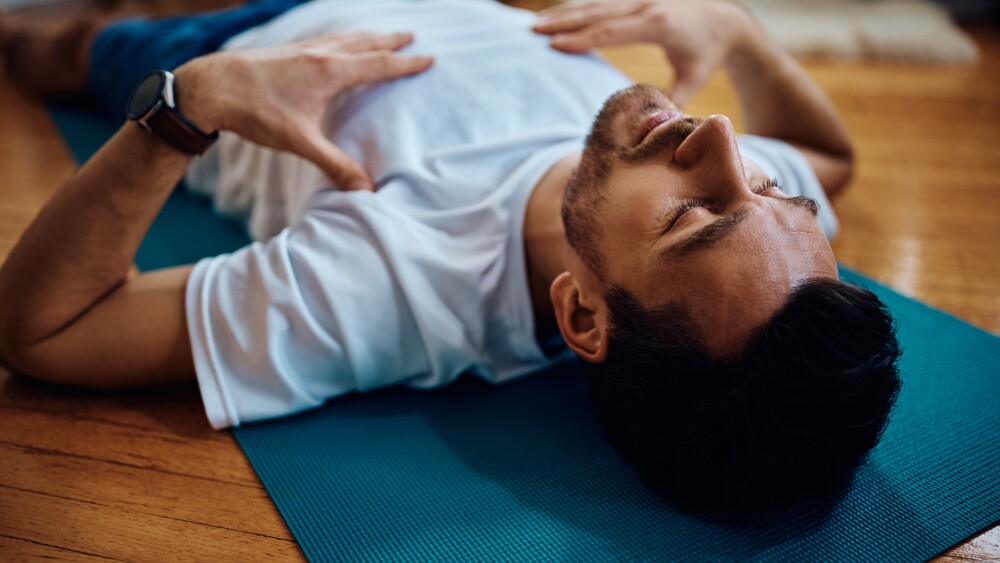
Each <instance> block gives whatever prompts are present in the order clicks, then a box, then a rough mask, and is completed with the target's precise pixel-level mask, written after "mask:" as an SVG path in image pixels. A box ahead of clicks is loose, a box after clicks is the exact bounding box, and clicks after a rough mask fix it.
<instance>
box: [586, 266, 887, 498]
mask: <svg viewBox="0 0 1000 563" xmlns="http://www.w3.org/2000/svg"><path fill="white" fill-rule="evenodd" d="M606 298H607V303H608V306H609V309H610V312H611V315H610V318H611V333H610V339H609V350H608V356H607V359H606V360H605V361H604V362H603V363H601V364H588V368H587V371H588V380H589V383H590V387H591V392H592V397H593V401H594V406H595V408H596V412H597V415H598V418H599V419H600V421H601V424H602V426H603V427H604V429H605V432H606V434H607V436H608V438H609V440H610V441H611V442H612V444H613V445H614V446H615V448H616V449H617V450H618V451H619V452H620V453H621V454H622V456H623V457H624V458H625V459H626V461H628V462H629V463H630V464H631V465H632V466H633V467H634V468H635V470H636V471H637V473H638V474H639V476H640V477H641V478H642V479H643V480H644V481H645V482H646V483H647V484H649V485H650V486H651V487H652V488H653V489H654V490H656V491H657V492H659V493H661V494H662V495H664V496H666V497H667V498H668V499H670V500H673V501H674V502H675V503H676V504H678V505H679V506H680V507H681V508H682V509H687V510H694V511H705V510H709V511H719V510H721V511H727V512H737V513H742V512H747V511H749V512H754V511H756V510H759V509H773V508H780V507H781V506H786V505H788V504H792V503H794V502H796V501H799V500H803V499H805V498H808V497H811V496H813V495H814V494H817V493H821V492H823V491H829V490H837V489H839V488H841V487H842V486H843V485H845V484H846V483H849V482H850V480H851V478H852V477H853V475H854V473H855V470H856V468H857V467H858V466H859V465H861V464H862V463H863V462H864V460H865V458H866V457H867V454H868V452H869V451H870V450H871V449H872V448H873V447H874V446H875V445H876V444H877V443H878V441H879V439H880V438H881V436H882V432H883V431H884V430H885V427H886V424H887V422H888V417H889V411H890V409H891V408H892V406H893V404H894V403H895V400H896V396H897V394H898V393H899V389H900V380H899V375H898V369H897V362H898V359H899V355H900V348H899V343H898V341H897V339H896V326H895V323H894V321H893V319H892V316H891V315H890V314H889V311H888V309H887V308H886V307H885V305H884V304H883V303H882V302H881V301H880V300H879V299H878V297H876V296H875V295H874V294H873V293H871V292H870V291H867V290H865V289H862V288H859V287H856V286H852V285H848V284H846V283H843V282H840V281H836V280H832V279H814V280H810V281H808V282H806V283H804V284H802V285H801V286H799V287H798V288H796V289H795V290H794V291H793V292H792V293H791V295H790V296H789V298H788V300H787V302H786V303H785V304H784V305H783V306H782V307H781V308H780V309H779V310H778V311H777V312H776V313H775V314H774V315H773V316H772V317H771V319H770V320H769V321H768V322H767V323H766V324H765V325H764V326H762V327H761V328H759V329H757V330H756V331H755V333H754V334H753V335H752V336H751V338H750V340H749V341H748V343H747V345H746V347H745V348H744V350H743V352H742V354H741V355H740V356H739V357H738V359H736V360H729V361H726V360H722V359H718V358H714V357H713V356H712V355H711V354H710V353H709V352H708V350H707V348H706V346H705V344H704V340H703V338H702V337H701V336H700V334H701V331H700V330H699V328H698V326H697V324H696V323H694V322H693V320H692V318H691V315H690V314H689V312H688V311H687V310H686V309H685V308H684V307H682V306H677V305H668V306H664V307H659V308H656V309H652V310H647V309H645V308H643V306H642V305H641V304H640V303H639V302H638V300H637V299H635V297H634V296H632V295H631V294H629V293H628V292H627V291H625V290H623V289H621V288H612V289H610V290H609V291H608V292H607V295H606Z"/></svg>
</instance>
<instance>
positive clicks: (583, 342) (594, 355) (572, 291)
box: [549, 272, 608, 364]
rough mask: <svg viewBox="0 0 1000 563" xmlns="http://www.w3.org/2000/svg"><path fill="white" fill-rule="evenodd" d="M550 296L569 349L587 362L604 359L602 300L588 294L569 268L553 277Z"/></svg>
mask: <svg viewBox="0 0 1000 563" xmlns="http://www.w3.org/2000/svg"><path fill="white" fill-rule="evenodd" d="M549 298H550V299H551V300H552V307H553V309H554V311H555V316H556V323H557V324H558V325H559V332H561V333H562V336H563V340H565V341H566V345H567V346H569V348H570V350H572V351H573V352H574V353H575V354H576V355H577V356H580V357H581V358H582V359H584V360H586V361H587V362H590V363H593V364H599V363H601V362H603V361H604V360H605V358H607V355H608V342H607V336H608V324H607V315H606V313H605V312H604V311H605V308H604V307H603V301H599V300H595V299H593V298H589V296H588V295H587V292H586V291H585V290H584V289H583V288H582V287H580V284H579V281H578V280H577V279H576V278H575V277H574V276H573V274H571V273H569V272H563V273H561V274H559V275H558V276H556V279H555V280H553V281H552V285H551V286H550V287H549ZM595 301H597V302H595Z"/></svg>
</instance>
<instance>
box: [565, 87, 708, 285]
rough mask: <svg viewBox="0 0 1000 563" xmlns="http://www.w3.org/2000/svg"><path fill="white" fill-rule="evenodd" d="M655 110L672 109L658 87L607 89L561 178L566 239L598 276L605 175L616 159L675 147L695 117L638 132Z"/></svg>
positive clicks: (696, 121)
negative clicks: (575, 159)
mask: <svg viewBox="0 0 1000 563" xmlns="http://www.w3.org/2000/svg"><path fill="white" fill-rule="evenodd" d="M658 110H676V107H675V106H674V105H673V102H671V101H670V98H669V97H668V96H667V94H666V92H664V91H663V90H662V89H660V88H657V87H655V86H651V85H649V84H635V85H633V86H630V87H628V88H625V89H624V90H620V91H618V92H616V93H615V94H614V95H612V96H611V97H610V98H608V100H607V101H606V102H604V106H603V107H602V108H601V111H600V113H598V114H597V118H596V119H595V120H594V124H593V125H592V126H591V130H590V135H588V136H587V142H586V145H585V146H584V149H583V154H582V155H581V157H580V164H579V165H578V166H577V169H576V171H575V172H574V173H573V176H572V177H571V178H570V180H569V182H568V183H567V184H566V191H565V194H564V195H563V201H562V219H563V225H564V226H565V229H566V239H567V241H568V242H569V244H570V246H571V247H572V248H573V250H574V251H575V252H576V253H577V254H578V255H579V256H580V257H581V258H582V259H583V261H584V263H585V264H586V265H587V266H588V267H589V268H590V269H591V270H592V271H593V272H594V273H595V274H596V275H597V277H598V278H599V279H603V277H602V274H601V272H602V271H603V269H604V268H603V266H604V261H603V257H602V255H601V252H600V247H599V242H600V240H601V238H602V237H603V226H602V222H601V220H600V217H601V214H600V209H601V204H602V203H603V202H604V200H605V199H606V198H607V197H608V179H609V177H610V176H611V173H612V171H613V170H614V167H615V165H617V164H619V163H636V162H642V161H645V160H648V159H650V158H653V157H655V156H656V155H658V154H660V153H662V152H664V151H666V150H667V149H671V148H673V149H676V148H677V147H678V146H679V145H680V144H681V143H682V142H684V140H685V139H687V138H688V137H689V136H690V135H691V133H693V132H694V130H695V129H697V128H698V125H700V124H701V120H700V119H698V118H694V117H688V116H685V117H680V118H677V119H675V120H673V121H671V122H670V123H669V124H667V125H666V126H664V127H660V128H657V129H656V130H655V131H653V132H652V133H650V134H649V135H648V136H647V137H646V138H645V139H642V138H640V134H641V133H642V127H643V121H644V120H645V119H646V118H647V117H648V116H650V115H652V114H653V113H655V112H656V111H658Z"/></svg>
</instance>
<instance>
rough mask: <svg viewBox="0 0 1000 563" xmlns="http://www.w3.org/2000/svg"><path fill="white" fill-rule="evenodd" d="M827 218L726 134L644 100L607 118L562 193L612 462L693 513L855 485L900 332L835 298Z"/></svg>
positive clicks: (863, 298)
mask: <svg viewBox="0 0 1000 563" xmlns="http://www.w3.org/2000/svg"><path fill="white" fill-rule="evenodd" d="M816 211H817V204H816V202H815V201H813V200H811V199H808V198H803V197H789V196H787V195H785V194H784V193H783V192H781V190H780V187H779V186H777V185H776V184H775V183H774V182H773V181H772V179H770V178H768V177H766V176H765V175H764V173H763V172H762V171H761V170H760V168H758V167H757V166H756V165H755V164H754V163H752V162H750V161H748V160H745V159H743V158H742V156H741V155H740V152H739V150H738V148H737V145H736V137H735V134H734V132H733V129H732V125H731V124H730V122H729V120H728V119H726V118H725V117H722V116H712V117H709V118H706V119H704V120H698V119H694V118H690V117H685V116H683V115H681V114H680V113H679V111H678V110H677V109H676V108H675V107H674V106H673V104H672V103H671V102H670V100H669V99H668V98H667V97H666V96H665V95H664V94H663V93H662V92H660V91H659V90H657V89H655V88H652V87H649V86H635V87H632V88H629V89H627V90H625V91H623V92H620V93H618V94H616V95H615V96H613V97H612V98H611V99H609V100H608V102H607V103H606V104H605V106H604V109H603V110H602V111H601V113H600V115H599V116H598V118H597V120H596V121H595V123H594V127H593V131H592V132H591V135H590V137H589V138H588V140H587V146H586V148H585V150H584V153H583V156H582V158H581V162H580V165H579V167H578V169H577V171H576V173H575V175H574V177H573V179H572V180H571V181H570V183H569V185H568V186H567V188H566V195H565V197H564V201H563V220H564V223H565V227H566V235H567V239H568V240H569V243H570V245H571V246H572V248H573V251H574V252H573V253H572V254H573V255H572V256H571V258H570V266H569V272H567V273H564V274H562V275H561V276H559V277H558V278H557V279H556V280H555V281H554V282H553V284H552V287H551V297H552V301H553V304H554V307H555V312H556V319H557V321H558V323H559V326H560V330H561V331H562V333H563V336H564V338H565V339H566V341H567V344H568V345H569V346H570V347H571V348H572V349H573V350H574V351H575V352H576V353H577V354H578V355H580V356H581V357H582V358H583V359H584V360H586V361H587V362H588V363H589V364H590V366H591V367H590V372H591V373H590V379H591V384H592V389H593V393H594V400H595V403H596V405H597V410H598V414H599V416H600V417H601V420H602V422H603V423H604V425H605V428H606V430H607V431H608V433H609V436H610V438H611V439H612V441H613V442H614V443H615V445H616V447H618V448H619V450H621V451H622V453H623V454H624V455H625V456H626V458H628V459H629V460H630V461H631V462H632V463H633V465H634V466H635V467H636V468H637V469H638V470H639V472H640V473H641V474H642V475H643V476H644V477H645V478H646V479H647V480H648V481H649V482H650V483H652V484H654V485H656V486H657V487H658V488H660V489H662V490H663V491H664V492H667V493H668V494H670V495H671V496H674V497H675V498H677V499H679V500H687V501H689V502H688V504H689V505H691V506H697V505H701V506H713V505H715V506H722V505H733V504H734V503H735V504H740V505H748V504H761V502H760V501H761V500H762V499H763V498H764V497H767V498H770V499H775V500H777V499H778V498H779V497H780V496H782V495H784V494H791V495H793V496H794V495H796V494H798V493H801V492H806V491H807V490H810V489H816V488H823V487H826V486H829V485H831V484H832V483H833V482H835V481H843V480H844V479H845V478H846V477H847V476H849V475H850V473H851V470H852V469H853V468H854V467H856V466H857V464H858V463H859V462H860V461H861V459H862V458H863V456H864V454H865V453H867V452H868V451H869V450H870V449H871V448H872V447H873V446H874V444H875V443H876V442H877V441H878V439H879V436H880V435H881V432H882V429H883V428H884V425H885V422H886V420H887V416H888V411H889V409H890V408H891V405H892V403H893V401H894V400H895V395H896V393H897V392H898V387H899V382H898V378H897V374H896V360H897V357H898V354H899V350H898V346H897V343H896V340H895V335H894V329H893V323H892V319H891V317H890V316H889V314H888V312H887V311H886V309H885V308H884V306H883V305H882V304H881V302H879V300H878V299H877V298H876V297H875V296H874V295H873V294H871V293H870V292H867V291H865V290H862V289H858V288H855V287H852V286H849V285H846V284H844V283H842V282H840V281H838V280H837V268H836V262H835V260H834V257H833V253H832V251H831V249H830V246H829V244H828V243H827V241H826V238H825V237H824V235H823V232H822V231H821V229H820V227H819V223H818V221H817V220H816Z"/></svg>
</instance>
